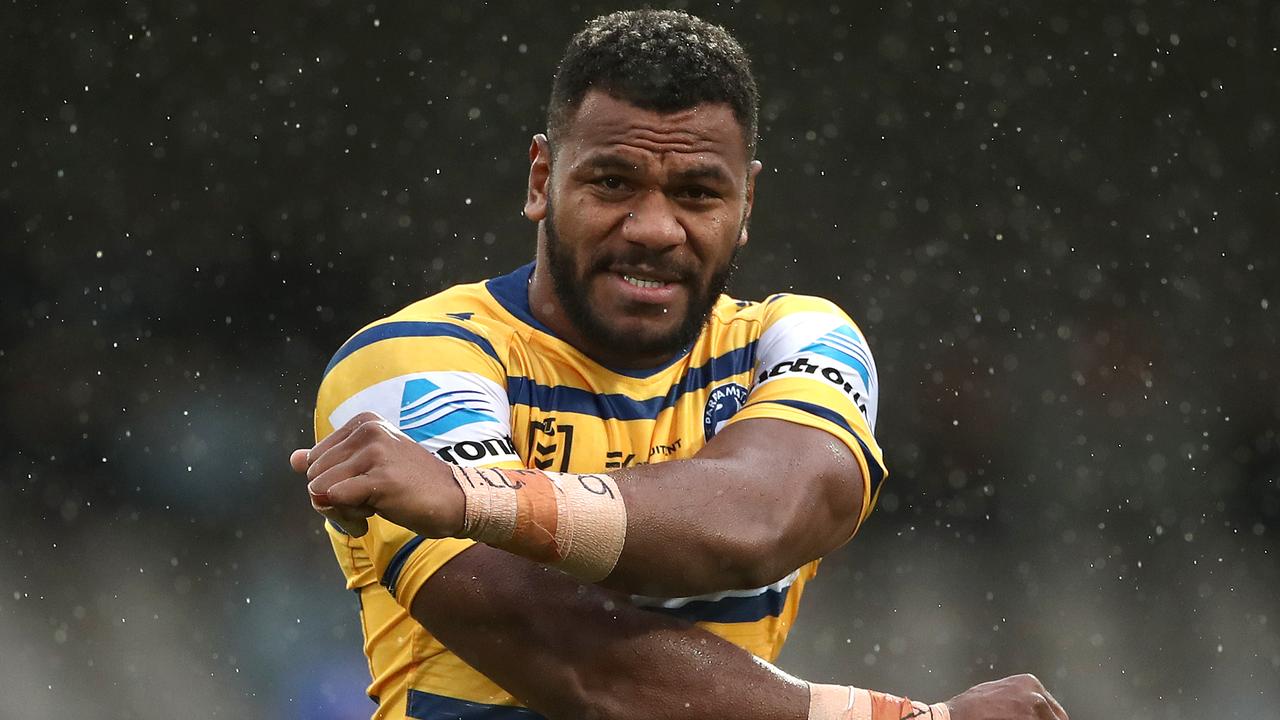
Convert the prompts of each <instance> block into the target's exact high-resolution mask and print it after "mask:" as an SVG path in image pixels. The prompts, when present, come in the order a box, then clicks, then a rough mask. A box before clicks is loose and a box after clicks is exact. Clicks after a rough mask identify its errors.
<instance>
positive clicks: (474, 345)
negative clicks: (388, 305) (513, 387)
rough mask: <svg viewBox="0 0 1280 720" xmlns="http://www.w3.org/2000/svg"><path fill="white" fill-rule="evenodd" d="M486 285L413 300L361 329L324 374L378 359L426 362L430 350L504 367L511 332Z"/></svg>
mask: <svg viewBox="0 0 1280 720" xmlns="http://www.w3.org/2000/svg"><path fill="white" fill-rule="evenodd" d="M489 297H490V296H489V295H488V293H487V292H486V291H485V289H484V284H483V283H470V284H467V285H455V286H453V287H451V288H448V289H446V290H444V291H441V292H439V293H436V294H435V295H431V296H429V297H426V298H423V299H421V300H418V301H417V302H414V303H412V304H410V305H408V306H406V307H405V308H403V309H401V310H400V311H398V312H395V313H393V314H391V315H388V316H386V317H383V318H380V319H378V320H375V321H373V322H371V323H369V324H368V325H365V326H364V327H363V328H361V329H360V330H358V331H357V332H356V333H355V334H353V335H352V336H351V337H350V338H348V339H347V341H346V342H344V343H343V344H342V346H341V347H339V348H338V350H337V352H335V353H334V355H333V358H332V359H331V360H330V361H329V364H328V366H327V367H326V368H325V375H326V376H327V375H329V374H330V373H332V372H334V371H335V370H337V369H338V368H339V367H342V366H344V365H354V364H363V363H360V362H358V361H356V360H353V358H356V357H357V356H358V357H359V358H361V359H363V360H365V361H366V362H367V361H369V360H373V359H374V358H376V360H374V362H376V364H377V365H379V366H383V367H385V366H387V365H398V364H400V363H402V362H405V361H411V362H421V361H423V360H425V354H426V353H432V354H435V353H443V354H444V357H443V358H441V359H444V360H446V361H448V360H449V358H450V356H462V357H475V356H476V355H477V354H478V355H481V356H484V357H487V358H488V359H489V360H491V361H493V362H495V363H498V364H499V365H502V364H503V362H504V358H505V356H506V352H505V350H506V345H507V343H508V342H509V339H510V335H511V330H510V328H509V327H507V326H506V325H505V324H503V323H502V322H500V321H499V320H498V319H497V318H495V315H494V312H493V307H492V302H491V299H490V301H486V298H489Z"/></svg>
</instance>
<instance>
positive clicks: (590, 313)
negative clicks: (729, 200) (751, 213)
mask: <svg viewBox="0 0 1280 720" xmlns="http://www.w3.org/2000/svg"><path fill="white" fill-rule="evenodd" d="M543 224H544V226H545V228H546V237H547V259H548V261H549V265H550V267H549V268H548V269H549V270H550V274H551V285H552V289H553V290H554V291H555V294H556V299H557V300H559V301H560V306H561V307H563V308H564V311H565V313H566V314H567V315H568V317H569V320H570V322H572V323H573V325H574V326H575V327H576V328H577V330H578V332H579V333H580V334H581V335H582V336H583V337H584V338H587V339H589V340H590V341H591V342H593V343H596V344H598V345H600V346H603V347H606V348H608V349H609V350H610V351H611V352H615V353H620V354H625V355H636V356H638V357H657V356H672V355H675V354H676V353H678V352H681V351H683V350H686V349H688V348H689V346H691V345H692V344H693V341H694V340H696V339H697V337H698V335H699V333H701V332H702V329H703V327H704V326H705V325H706V324H707V319H708V318H709V317H710V316H711V309H712V308H713V307H715V303H716V300H717V299H718V298H719V297H720V295H721V294H722V293H723V292H724V291H725V288H727V287H728V286H729V281H730V279H731V278H732V277H733V272H734V270H736V269H737V258H738V252H739V251H740V250H741V246H740V245H738V244H737V243H735V244H734V246H733V252H732V254H731V255H730V256H729V258H728V260H726V261H725V263H724V264H723V265H722V266H721V267H719V268H716V271H715V272H714V273H713V274H712V276H711V279H710V281H709V282H708V283H707V285H706V287H697V286H695V285H692V284H690V283H691V282H692V280H691V279H690V278H687V277H682V280H683V281H684V282H685V287H686V288H687V289H688V291H689V303H688V306H687V308H686V311H685V316H684V318H683V319H682V320H681V321H680V322H679V323H678V324H677V325H676V327H675V328H674V329H673V330H671V331H670V332H668V333H666V334H663V335H660V336H657V337H645V336H642V335H639V334H637V333H631V332H624V331H622V330H620V329H618V328H616V327H611V326H610V325H609V323H608V320H607V318H605V317H603V316H602V315H601V314H600V313H598V312H597V311H596V310H595V309H594V308H593V307H592V306H591V302H590V299H589V298H588V297H587V290H588V286H589V282H590V275H592V274H594V273H595V272H596V268H595V266H594V265H593V266H592V267H589V268H588V269H587V271H586V272H587V276H585V277H578V276H577V270H576V267H575V265H574V257H573V253H572V251H571V250H570V249H569V248H567V247H565V246H564V244H563V243H562V242H561V239H560V233H559V232H557V229H556V220H555V204H554V202H553V201H552V199H551V198H548V199H547V216H546V218H545V220H544V223H543ZM745 226H746V218H745V216H744V217H743V219H742V222H741V223H740V224H739V227H738V234H737V235H736V236H735V237H741V236H742V231H743V230H744V228H745ZM625 261H626V262H627V263H631V264H648V265H650V266H654V267H664V266H666V265H669V263H668V262H666V261H665V260H664V259H663V258H662V256H661V254H658V253H650V254H647V255H638V254H636V253H632V254H630V255H628V256H627V257H626V258H625Z"/></svg>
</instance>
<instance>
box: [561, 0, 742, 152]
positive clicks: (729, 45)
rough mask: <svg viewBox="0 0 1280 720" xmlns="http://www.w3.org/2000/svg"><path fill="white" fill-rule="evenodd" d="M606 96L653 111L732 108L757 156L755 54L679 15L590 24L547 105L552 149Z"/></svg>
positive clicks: (636, 13)
mask: <svg viewBox="0 0 1280 720" xmlns="http://www.w3.org/2000/svg"><path fill="white" fill-rule="evenodd" d="M593 88H595V89H599V90H603V91H604V92H606V93H608V94H609V95H611V96H613V97H615V98H618V99H619V100H625V101H627V102H629V103H631V104H633V105H636V106H638V107H641V108H644V109H646V110H656V111H658V112H674V111H676V110H686V109H688V108H691V107H694V106H695V105H698V104H701V103H707V102H710V103H718V102H722V103H725V104H727V105H728V106H729V107H730V108H732V109H733V115H734V117H735V118H736V119H737V120H738V123H739V124H740V125H741V126H742V136H743V140H744V142H745V143H746V146H747V157H754V156H755V149H756V130H757V125H758V114H759V105H760V94H759V91H758V90H757V89H756V79H755V76H754V75H752V73H751V61H750V59H748V58H747V53H746V52H745V51H744V50H743V49H742V46H741V45H739V44H738V41H737V40H734V39H733V36H731V35H730V34H729V33H728V31H727V30H725V29H724V28H722V27H720V26H719V25H714V24H712V23H709V22H707V21H705V20H702V19H701V18H697V17H694V16H693V15H690V14H688V13H684V12H679V11H675V10H648V9H646V10H623V11H619V12H614V13H610V14H608V15H601V16H600V17H598V18H596V19H594V20H592V21H591V22H589V23H587V26H586V27H584V28H583V29H582V30H581V31H580V32H579V33H578V34H577V35H574V36H573V39H572V40H570V41H569V47H568V48H566V49H565V52H564V57H563V58H561V59H560V65H559V67H558V68H557V69H556V77H555V81H554V82H553V83H552V86H551V100H550V102H549V103H548V104H547V134H548V135H549V136H550V138H551V140H552V146H553V147H554V145H555V140H556V138H557V137H558V136H559V134H560V133H561V132H563V131H564V129H565V127H566V125H567V124H568V123H569V121H570V120H571V119H572V118H573V115H574V113H575V112H576V111H577V109H578V106H579V105H580V104H581V103H582V99H583V97H585V96H586V94H587V91H588V90H591V89H593Z"/></svg>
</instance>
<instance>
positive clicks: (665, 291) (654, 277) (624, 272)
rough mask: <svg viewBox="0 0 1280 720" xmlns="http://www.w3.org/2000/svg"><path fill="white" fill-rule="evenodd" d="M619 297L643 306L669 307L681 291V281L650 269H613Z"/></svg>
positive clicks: (673, 275)
mask: <svg viewBox="0 0 1280 720" xmlns="http://www.w3.org/2000/svg"><path fill="white" fill-rule="evenodd" d="M609 275H611V276H612V277H613V278H614V280H613V281H614V282H615V283H616V287H617V288H618V290H617V292H618V293H619V296H620V297H621V298H623V299H625V300H626V301H629V302H632V303H639V304H641V305H667V304H669V303H670V302H672V301H673V300H674V299H675V298H676V297H677V293H678V291H679V290H680V287H681V285H680V279H679V277H678V276H676V275H675V274H673V273H665V272H660V271H655V270H650V269H648V268H621V267H615V268H611V269H610V271H609Z"/></svg>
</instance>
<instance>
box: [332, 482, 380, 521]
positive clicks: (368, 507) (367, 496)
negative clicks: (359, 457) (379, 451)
mask: <svg viewBox="0 0 1280 720" xmlns="http://www.w3.org/2000/svg"><path fill="white" fill-rule="evenodd" d="M377 491H378V487H377V481H376V480H374V479H373V478H372V477H370V476H368V475H354V476H351V477H347V478H344V479H340V480H337V481H336V482H334V483H333V484H332V485H330V486H329V489H328V490H327V491H325V492H324V494H323V496H322V497H323V498H324V499H325V500H326V501H328V503H329V506H330V507H333V508H337V509H339V510H356V511H361V512H363V511H367V512H368V514H370V515H372V514H373V513H375V512H377V511H378V509H377V508H376V507H374V506H373V501H374V497H373V496H374V494H375V493H376V492H377Z"/></svg>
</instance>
